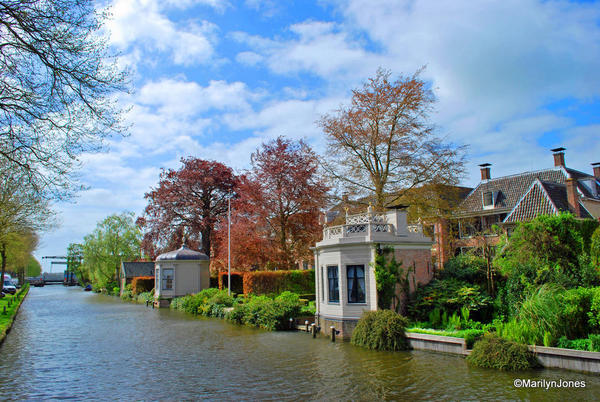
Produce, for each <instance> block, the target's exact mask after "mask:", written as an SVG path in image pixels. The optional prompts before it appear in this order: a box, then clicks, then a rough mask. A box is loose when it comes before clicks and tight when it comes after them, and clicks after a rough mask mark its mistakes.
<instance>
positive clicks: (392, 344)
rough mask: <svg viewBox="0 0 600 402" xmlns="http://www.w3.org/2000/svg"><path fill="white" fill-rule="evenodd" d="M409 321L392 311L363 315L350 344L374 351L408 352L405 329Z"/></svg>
mask: <svg viewBox="0 0 600 402" xmlns="http://www.w3.org/2000/svg"><path fill="white" fill-rule="evenodd" d="M407 324H408V320H407V319H406V318H405V317H403V316H401V315H400V314H398V313H396V312H394V311H392V310H378V311H367V312H365V313H363V315H362V317H361V318H360V320H358V324H356V328H354V331H353V332H352V339H351V340H350V342H351V343H352V344H353V345H356V346H363V347H366V348H369V349H374V350H389V351H395V350H407V349H408V347H409V344H408V341H407V340H406V334H405V333H404V331H405V328H406V326H407Z"/></svg>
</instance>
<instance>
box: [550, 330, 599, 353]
mask: <svg viewBox="0 0 600 402" xmlns="http://www.w3.org/2000/svg"><path fill="white" fill-rule="evenodd" d="M556 346H557V347H559V348H563V349H575V350H587V351H589V352H600V335H598V334H591V335H590V336H588V337H587V338H584V339H573V340H570V339H567V337H566V336H562V337H560V339H559V340H558V342H557V345H556Z"/></svg>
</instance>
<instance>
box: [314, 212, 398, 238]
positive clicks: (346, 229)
mask: <svg viewBox="0 0 600 402" xmlns="http://www.w3.org/2000/svg"><path fill="white" fill-rule="evenodd" d="M393 232H394V225H392V224H391V223H387V216H386V215H385V214H373V213H366V214H356V215H347V216H346V224H344V225H338V226H331V227H326V228H325V229H323V240H329V239H338V238H342V237H364V236H368V235H369V234H371V233H393Z"/></svg>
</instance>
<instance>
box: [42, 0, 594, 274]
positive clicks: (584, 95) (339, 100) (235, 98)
mask: <svg viewBox="0 0 600 402" xmlns="http://www.w3.org/2000/svg"><path fill="white" fill-rule="evenodd" d="M106 6H108V7H109V10H110V19H109V21H108V22H107V24H106V26H105V29H106V31H107V33H108V34H109V35H110V44H111V46H112V47H113V49H114V50H115V51H116V52H119V54H120V55H121V56H120V59H119V62H120V63H121V64H122V65H123V66H127V67H128V68H129V69H130V70H131V72H132V84H133V87H134V92H133V93H132V94H131V95H127V96H124V97H122V99H121V101H122V103H123V104H124V105H126V106H128V107H129V108H130V109H129V112H128V113H127V115H126V121H127V123H129V124H130V130H129V134H128V136H126V137H119V136H116V137H113V138H110V139H109V141H108V143H107V150H106V152H103V153H97V154H84V155H82V156H81V162H82V163H83V167H82V168H81V170H80V172H79V174H80V177H81V182H82V184H83V185H85V186H86V187H87V188H88V189H87V190H85V191H82V192H80V193H79V194H78V196H77V197H76V198H74V199H73V200H71V201H70V202H64V203H59V204H55V205H54V208H55V210H56V211H57V212H58V220H59V222H60V226H59V227H58V228H57V229H55V230H53V231H51V232H47V233H43V234H42V235H41V244H40V246H39V248H38V250H37V251H36V252H35V256H36V257H37V258H38V260H40V262H42V265H43V269H44V270H45V271H48V270H50V268H51V267H50V264H49V262H48V260H44V261H42V260H41V257H43V256H48V255H65V253H66V248H67V246H68V244H69V243H76V242H82V241H83V237H84V236H85V235H86V234H88V233H90V232H92V231H93V229H94V228H95V226H96V224H97V223H98V222H99V221H101V220H102V219H104V218H105V217H107V216H109V215H110V214H113V213H121V212H123V211H133V212H134V213H135V214H136V216H139V215H141V214H142V212H143V210H144V208H145V206H146V204H147V203H146V200H145V199H144V194H145V193H147V192H148V191H150V189H151V188H153V187H155V186H156V185H157V183H158V178H159V174H160V171H161V168H166V169H177V168H179V166H180V164H179V160H180V159H181V158H182V157H187V156H194V157H198V158H202V159H208V160H217V161H220V162H222V163H224V164H226V165H228V166H231V167H232V168H234V169H235V170H236V171H237V172H241V171H243V170H244V169H247V168H249V166H250V155H251V154H252V152H254V151H255V150H256V149H257V148H258V147H259V146H260V145H261V144H262V143H264V142H266V141H269V140H270V139H273V138H276V137H277V136H280V135H284V136H286V137H290V138H293V139H304V140H305V141H307V142H308V143H309V144H310V145H311V146H312V147H313V148H314V149H315V151H317V152H318V153H320V154H321V153H324V151H325V146H324V144H325V139H324V135H323V133H322V131H321V130H320V128H319V127H318V125H317V124H316V123H315V122H316V121H317V120H318V119H319V118H320V116H322V115H323V114H325V113H331V112H334V111H335V110H336V109H337V108H339V107H340V106H341V105H345V104H348V101H349V99H350V96H351V90H352V89H355V88H360V87H361V86H362V83H363V82H365V81H366V80H367V79H368V78H369V77H373V76H374V75H375V72H376V71H377V69H378V68H379V67H382V68H384V69H388V70H390V71H391V72H392V76H393V77H399V76H401V75H403V76H410V75H412V74H414V73H415V72H416V71H417V70H418V69H420V68H421V67H425V69H424V71H423V72H422V73H421V78H422V79H424V80H426V81H427V82H429V83H430V84H431V87H432V88H433V90H434V93H435V95H436V98H437V102H436V105H435V112H434V113H433V114H432V116H431V121H432V123H434V124H435V125H436V127H437V134H438V135H439V136H441V137H443V138H444V139H445V140H446V141H448V142H452V143H455V144H464V145H468V146H469V150H468V165H467V166H468V169H467V174H466V177H465V180H464V181H463V183H462V184H463V185H467V186H475V185H476V184H477V183H478V182H479V178H480V174H479V167H478V166H477V165H479V164H481V163H485V162H487V163H491V164H492V167H491V174H492V177H499V176H504V175H509V174H515V173H519V172H522V171H527V170H538V169H544V168H549V167H552V166H553V158H552V153H551V152H550V151H549V150H550V149H551V148H555V147H559V146H562V147H565V148H566V149H567V150H566V153H565V159H566V164H567V166H569V167H572V168H575V169H579V170H582V171H584V172H588V173H591V172H592V168H591V166H590V163H594V162H600V141H599V138H600V135H599V134H600V73H599V72H600V2H596V1H565V0H562V1H561V0H559V1H537V0H500V1H494V0H483V1H477V2H473V1H471V0H451V1H446V0H346V1H342V0H317V1H312V0H239V1H234V0H113V1H109V2H108V3H106V2H105V3H99V7H106ZM61 269H62V268H61ZM53 270H54V271H56V270H58V268H56V267H54V268H53Z"/></svg>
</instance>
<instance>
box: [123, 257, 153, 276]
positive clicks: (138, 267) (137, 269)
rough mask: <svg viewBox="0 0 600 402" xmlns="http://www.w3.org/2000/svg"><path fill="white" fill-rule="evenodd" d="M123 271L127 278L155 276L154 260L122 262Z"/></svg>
mask: <svg viewBox="0 0 600 402" xmlns="http://www.w3.org/2000/svg"><path fill="white" fill-rule="evenodd" d="M121 271H122V272H123V275H124V276H125V278H135V277H138V276H154V262H152V261H150V262H148V261H136V262H126V261H123V262H122V263H121Z"/></svg>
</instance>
